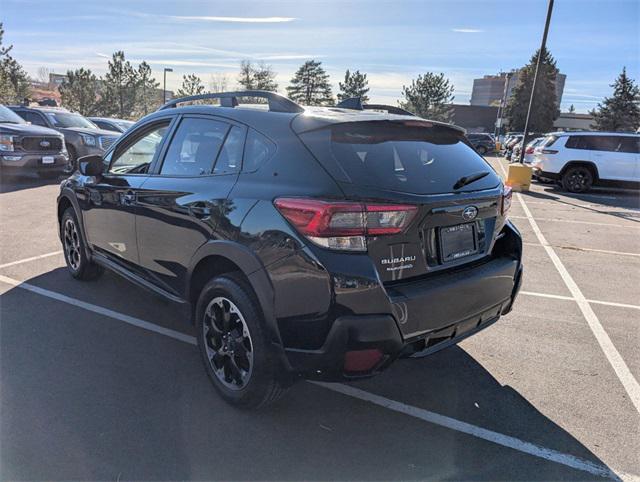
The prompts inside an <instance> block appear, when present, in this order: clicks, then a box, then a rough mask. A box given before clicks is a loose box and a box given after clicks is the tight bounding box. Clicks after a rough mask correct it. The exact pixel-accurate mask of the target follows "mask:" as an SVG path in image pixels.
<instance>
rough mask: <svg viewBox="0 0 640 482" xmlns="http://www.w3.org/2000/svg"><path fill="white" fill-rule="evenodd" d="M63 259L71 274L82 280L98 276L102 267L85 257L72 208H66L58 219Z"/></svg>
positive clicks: (76, 219) (82, 241) (78, 227)
mask: <svg viewBox="0 0 640 482" xmlns="http://www.w3.org/2000/svg"><path fill="white" fill-rule="evenodd" d="M60 233H61V234H62V247H63V252H64V260H65V262H66V263H67V269H68V270H69V273H70V274H71V276H73V277H74V278H76V279H79V280H82V281H89V280H94V279H96V278H98V277H99V276H100V275H101V274H102V273H103V272H104V269H103V268H102V266H99V265H97V264H95V263H93V262H92V261H91V260H90V259H89V258H87V254H86V249H85V243H84V239H82V234H81V231H80V225H79V224H78V218H77V217H76V213H75V211H74V210H73V208H71V207H70V208H67V210H66V211H65V212H64V214H63V215H62V220H61V221H60Z"/></svg>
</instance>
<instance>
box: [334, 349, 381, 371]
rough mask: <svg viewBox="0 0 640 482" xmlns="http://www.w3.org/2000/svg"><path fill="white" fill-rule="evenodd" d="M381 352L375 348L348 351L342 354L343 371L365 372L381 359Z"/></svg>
mask: <svg viewBox="0 0 640 482" xmlns="http://www.w3.org/2000/svg"><path fill="white" fill-rule="evenodd" d="M382 356H383V353H382V352H381V351H380V350H378V349H377V348H376V349H372V350H356V351H348V352H347V353H346V354H345V356H344V371H345V372H366V371H369V370H371V369H372V368H373V367H375V366H376V365H377V364H378V363H379V362H380V360H382Z"/></svg>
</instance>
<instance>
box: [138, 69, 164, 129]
mask: <svg viewBox="0 0 640 482" xmlns="http://www.w3.org/2000/svg"><path fill="white" fill-rule="evenodd" d="M136 80H137V86H136V99H135V112H134V113H135V115H136V117H140V116H143V115H147V114H148V113H149V112H153V111H154V110H156V109H157V108H158V107H159V106H160V103H161V99H160V96H158V88H159V87H160V83H159V82H157V81H156V79H154V78H153V77H152V72H151V67H150V66H149V64H148V63H146V62H145V61H144V60H143V61H142V62H141V63H140V65H138V71H137V75H136Z"/></svg>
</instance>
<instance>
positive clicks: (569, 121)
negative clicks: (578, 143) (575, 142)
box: [553, 112, 593, 131]
mask: <svg viewBox="0 0 640 482" xmlns="http://www.w3.org/2000/svg"><path fill="white" fill-rule="evenodd" d="M592 124H593V116H592V115H590V114H576V113H574V112H562V113H561V114H560V117H558V118H557V119H556V120H555V121H554V122H553V127H555V128H556V129H557V130H559V131H590V130H593V127H592V126H591V125H592Z"/></svg>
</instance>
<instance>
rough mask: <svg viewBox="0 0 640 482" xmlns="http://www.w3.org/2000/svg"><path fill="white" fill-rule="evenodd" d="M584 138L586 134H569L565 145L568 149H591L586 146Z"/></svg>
mask: <svg viewBox="0 0 640 482" xmlns="http://www.w3.org/2000/svg"><path fill="white" fill-rule="evenodd" d="M585 140H586V136H570V137H569V139H567V143H566V144H565V147H566V148H568V149H591V147H588V146H587V144H586V142H585Z"/></svg>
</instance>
